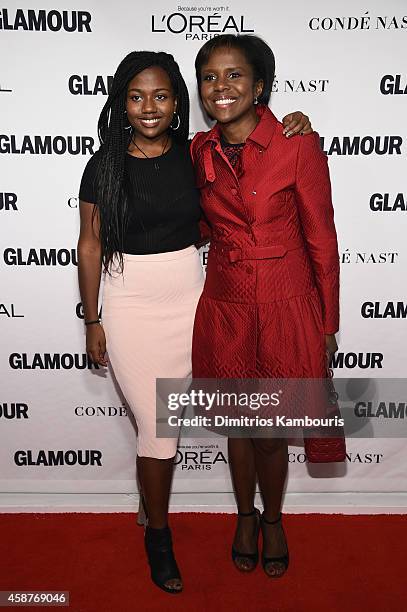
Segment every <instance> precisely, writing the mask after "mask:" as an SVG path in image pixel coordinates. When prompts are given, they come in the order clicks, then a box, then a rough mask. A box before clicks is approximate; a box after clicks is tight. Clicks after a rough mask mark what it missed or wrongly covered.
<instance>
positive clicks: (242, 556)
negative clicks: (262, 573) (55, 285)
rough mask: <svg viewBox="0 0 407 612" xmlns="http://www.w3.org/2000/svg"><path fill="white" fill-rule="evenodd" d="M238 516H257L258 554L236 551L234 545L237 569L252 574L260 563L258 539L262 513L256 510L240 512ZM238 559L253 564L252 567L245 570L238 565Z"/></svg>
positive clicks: (233, 553)
mask: <svg viewBox="0 0 407 612" xmlns="http://www.w3.org/2000/svg"><path fill="white" fill-rule="evenodd" d="M237 514H238V516H244V517H249V516H256V521H257V526H256V552H254V553H244V552H240V551H238V550H236V548H235V547H234V546H233V544H232V560H233V563H234V564H235V567H236V568H237V569H238V570H239V571H240V572H252V571H253V570H254V569H255V568H256V566H257V564H258V562H259V549H258V542H257V541H258V538H259V532H260V511H259V510H258V508H254V509H253V510H252V511H251V512H238V513H237ZM237 559H244V560H246V559H247V560H248V561H250V562H251V564H252V566H251V567H249V568H248V569H244V568H243V567H241V566H240V565H238V564H237V563H236V561H237Z"/></svg>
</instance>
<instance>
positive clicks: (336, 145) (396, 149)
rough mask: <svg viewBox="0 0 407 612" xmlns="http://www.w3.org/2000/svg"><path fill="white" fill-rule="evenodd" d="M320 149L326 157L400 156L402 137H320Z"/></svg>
mask: <svg viewBox="0 0 407 612" xmlns="http://www.w3.org/2000/svg"><path fill="white" fill-rule="evenodd" d="M320 142H321V149H322V150H323V151H324V152H325V153H326V154H327V155H372V154H376V155H401V154H402V151H401V145H402V144H403V138H402V136H333V137H332V138H330V139H325V137H324V136H321V137H320Z"/></svg>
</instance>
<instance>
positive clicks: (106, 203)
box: [94, 51, 189, 273]
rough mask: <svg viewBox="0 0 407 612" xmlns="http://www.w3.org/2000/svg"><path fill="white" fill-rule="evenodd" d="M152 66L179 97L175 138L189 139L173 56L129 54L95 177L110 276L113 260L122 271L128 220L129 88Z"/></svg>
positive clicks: (184, 96) (108, 110)
mask: <svg viewBox="0 0 407 612" xmlns="http://www.w3.org/2000/svg"><path fill="white" fill-rule="evenodd" d="M152 66H160V67H161V68H163V69H164V70H165V72H166V73H167V74H168V76H169V78H170V81H171V84H172V87H173V89H174V94H175V96H176V97H177V113H178V115H179V119H180V124H179V128H178V129H177V130H176V131H174V132H173V134H172V136H173V138H174V139H175V140H176V141H177V142H178V143H180V144H184V143H186V141H187V139H188V135H189V95H188V90H187V86H186V84H185V81H184V79H183V77H182V75H181V72H180V69H179V66H178V64H177V62H176V61H175V60H174V58H173V56H172V55H170V54H168V53H164V52H159V53H156V52H154V51H133V52H132V53H129V54H128V55H127V56H126V57H125V58H124V60H123V61H122V62H121V63H120V64H119V66H118V68H117V70H116V73H115V75H114V78H113V83H112V87H111V90H110V93H109V96H108V98H107V101H106V104H105V105H104V107H103V109H102V112H101V113H100V117H99V121H98V135H99V140H100V144H101V148H100V156H101V158H100V163H99V166H98V172H97V177H96V182H97V204H98V210H99V217H100V243H101V247H102V265H103V269H104V271H105V272H107V273H110V271H109V264H110V263H111V262H112V260H113V258H117V259H118V260H119V270H121V271H122V270H123V244H124V235H125V231H126V228H127V222H128V217H129V213H128V202H127V194H126V193H125V189H124V167H125V159H126V155H127V149H128V146H129V144H130V140H131V137H132V130H129V129H126V128H128V127H129V124H128V120H127V115H126V113H125V109H126V97H127V87H128V84H129V82H130V81H131V80H132V79H133V77H134V76H135V75H136V74H138V73H139V72H142V71H143V70H145V69H146V68H150V67H152ZM95 213H96V209H95V210H94V214H95Z"/></svg>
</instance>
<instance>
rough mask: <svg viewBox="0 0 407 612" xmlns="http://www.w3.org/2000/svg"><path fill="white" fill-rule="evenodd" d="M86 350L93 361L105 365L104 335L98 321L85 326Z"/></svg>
mask: <svg viewBox="0 0 407 612" xmlns="http://www.w3.org/2000/svg"><path fill="white" fill-rule="evenodd" d="M86 352H87V353H88V355H89V357H90V358H91V359H92V361H93V363H98V364H99V365H102V366H107V359H106V357H105V355H106V337H105V332H104V330H103V327H102V326H101V324H100V323H95V324H93V325H89V326H88V327H87V328H86Z"/></svg>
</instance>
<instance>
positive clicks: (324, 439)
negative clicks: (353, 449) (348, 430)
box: [304, 366, 346, 463]
mask: <svg viewBox="0 0 407 612" xmlns="http://www.w3.org/2000/svg"><path fill="white" fill-rule="evenodd" d="M332 378H333V371H332V370H331V368H329V366H327V379H326V384H327V387H328V402H329V405H328V407H327V417H335V416H337V417H339V418H340V417H341V413H340V410H339V405H338V394H337V393H336V391H335V387H334V385H333V382H332ZM327 433H328V432H327V431H326V430H325V431H321V437H314V436H312V437H304V448H305V454H306V457H307V459H308V461H309V462H310V463H333V462H339V461H345V459H346V443H345V431H344V429H343V427H340V426H339V427H333V428H332V429H331V430H330V431H329V434H330V435H329V437H328V436H327Z"/></svg>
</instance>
